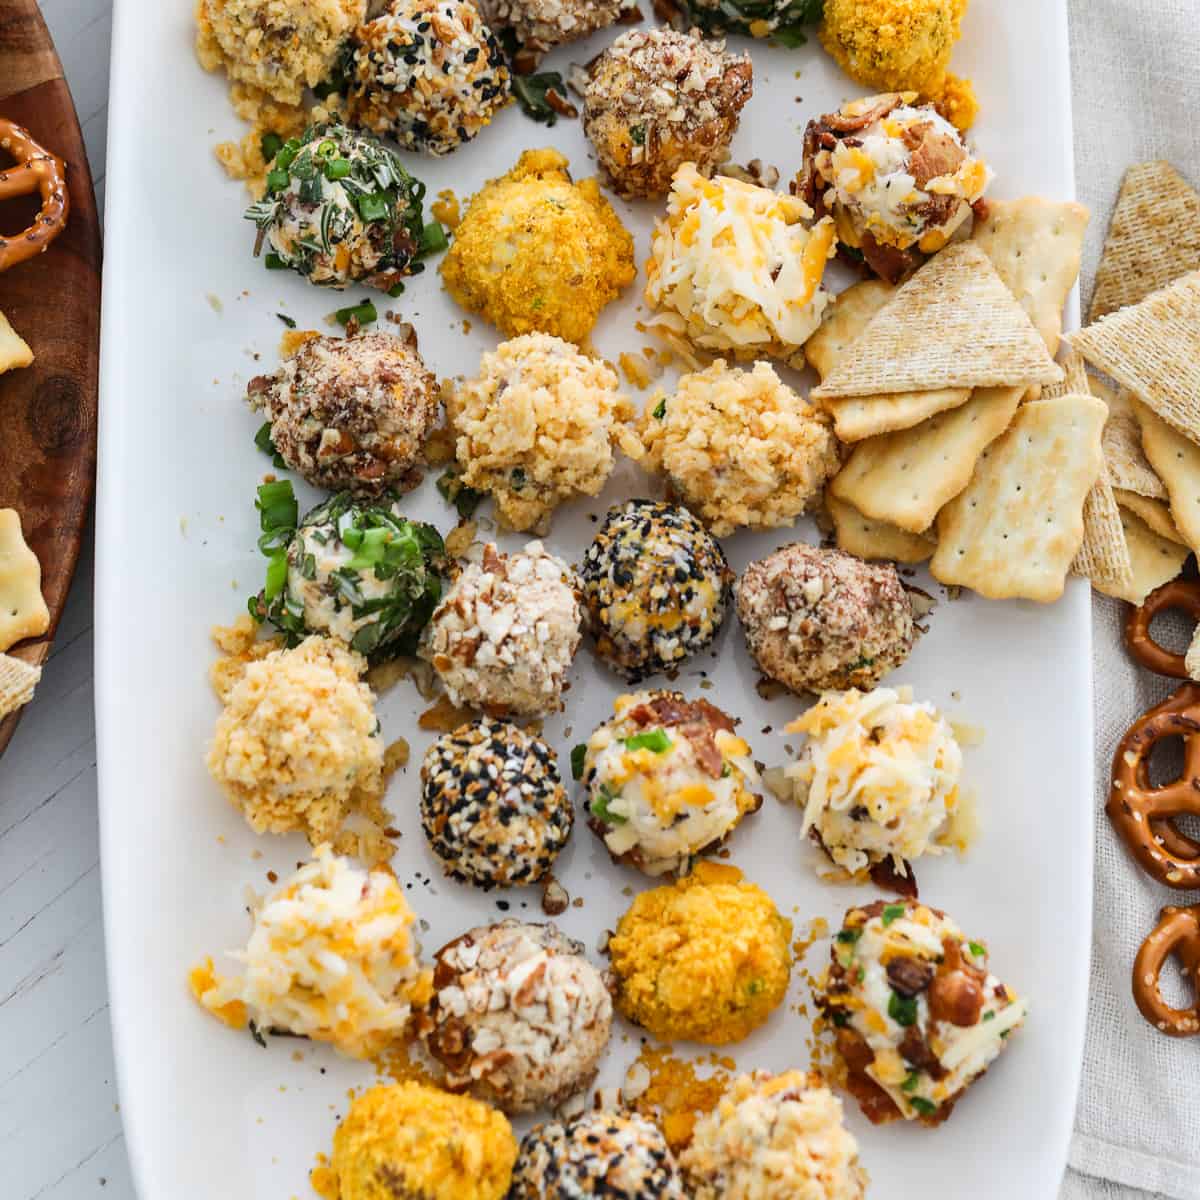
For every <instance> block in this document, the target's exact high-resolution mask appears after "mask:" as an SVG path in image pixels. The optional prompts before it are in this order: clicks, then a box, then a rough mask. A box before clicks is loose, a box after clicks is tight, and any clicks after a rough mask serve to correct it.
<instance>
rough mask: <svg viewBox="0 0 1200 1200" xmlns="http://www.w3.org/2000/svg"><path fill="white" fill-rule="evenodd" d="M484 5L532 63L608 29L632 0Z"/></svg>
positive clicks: (486, 0) (494, 1)
mask: <svg viewBox="0 0 1200 1200" xmlns="http://www.w3.org/2000/svg"><path fill="white" fill-rule="evenodd" d="M481 4H482V7H483V11H484V13H485V14H486V16H487V18H488V22H489V23H490V24H491V26H492V28H493V29H508V30H511V31H512V34H513V37H514V38H515V39H516V42H517V45H518V46H520V47H521V50H523V51H524V52H525V53H524V55H523V56H522V55H518V57H519V58H524V59H526V60H528V63H529V65H531V66H532V65H533V64H534V63H536V61H537V59H538V57H540V56H541V55H542V54H544V53H545V52H546V51H547V50H552V49H553V48H554V47H555V46H561V45H562V44H563V43H565V42H574V41H577V40H578V39H579V38H584V37H587V36H588V35H589V34H592V33H595V32H596V30H597V29H605V28H607V27H608V26H609V25H612V24H613V23H614V22H616V21H617V20H619V19H620V17H621V14H622V13H623V12H626V11H628V10H630V9H632V8H633V3H632V0H481ZM522 69H524V67H523V68H522Z"/></svg>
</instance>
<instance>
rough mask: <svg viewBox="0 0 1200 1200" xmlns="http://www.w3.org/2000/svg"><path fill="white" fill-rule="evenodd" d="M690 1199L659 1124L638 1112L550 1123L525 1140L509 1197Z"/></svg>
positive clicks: (529, 1199)
mask: <svg viewBox="0 0 1200 1200" xmlns="http://www.w3.org/2000/svg"><path fill="white" fill-rule="evenodd" d="M588 1196H596V1197H607V1198H608V1200H687V1193H686V1192H685V1191H684V1188H683V1180H682V1178H681V1177H680V1174H679V1168H678V1167H677V1166H676V1165H675V1158H674V1156H673V1155H672V1154H671V1150H670V1147H669V1146H668V1145H667V1143H666V1139H665V1138H664V1137H663V1135H662V1133H661V1132H660V1131H659V1129H658V1127H657V1126H656V1125H654V1124H652V1123H651V1122H650V1121H648V1120H647V1119H646V1118H645V1117H642V1116H638V1115H637V1114H636V1113H615V1112H603V1111H597V1112H590V1113H587V1114H585V1115H584V1116H582V1117H579V1118H578V1119H577V1120H574V1121H570V1122H568V1123H566V1124H563V1123H562V1122H561V1121H550V1122H547V1123H546V1124H545V1125H537V1126H535V1127H534V1128H533V1129H531V1130H530V1131H529V1132H528V1133H527V1134H526V1135H525V1137H524V1138H523V1139H522V1141H521V1149H520V1153H519V1155H518V1156H517V1165H516V1168H515V1169H514V1170H513V1183H512V1191H511V1192H510V1193H509V1197H508V1200H586V1197H588Z"/></svg>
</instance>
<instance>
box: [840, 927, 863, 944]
mask: <svg viewBox="0 0 1200 1200" xmlns="http://www.w3.org/2000/svg"><path fill="white" fill-rule="evenodd" d="M860 937H862V930H861V929H841V930H839V931H838V934H837V941H839V942H841V943H842V945H843V946H853V945H854V943H855V942H857V941H858V939H859V938H860Z"/></svg>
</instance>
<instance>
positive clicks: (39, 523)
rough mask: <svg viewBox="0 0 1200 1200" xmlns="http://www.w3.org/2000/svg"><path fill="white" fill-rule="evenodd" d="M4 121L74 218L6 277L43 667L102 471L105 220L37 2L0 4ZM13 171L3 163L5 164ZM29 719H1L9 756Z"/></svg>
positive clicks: (15, 470) (24, 649)
mask: <svg viewBox="0 0 1200 1200" xmlns="http://www.w3.org/2000/svg"><path fill="white" fill-rule="evenodd" d="M0 116H3V117H7V118H8V119H9V120H11V121H15V122H17V123H18V124H19V125H23V126H25V128H26V129H28V130H29V131H30V133H31V134H32V135H33V137H34V139H35V140H36V141H38V142H40V143H41V144H42V145H43V146H45V147H46V148H47V149H48V150H51V151H53V152H54V153H55V154H57V155H58V156H59V157H60V158H62V159H63V160H64V161H65V162H66V163H67V185H68V188H69V190H70V196H71V212H70V217H69V219H68V222H67V227H66V229H65V230H64V232H63V233H62V234H61V235H60V236H59V237H58V238H57V240H56V241H54V242H53V244H52V245H51V246H50V248H49V249H48V250H47V251H46V252H45V253H44V254H41V255H39V256H38V257H37V258H35V259H32V260H31V261H29V262H25V263H21V264H19V265H18V266H16V267H13V268H12V269H11V270H9V271H6V272H4V273H2V274H0V310H2V311H3V312H4V313H5V314H6V315H7V316H8V318H9V320H10V321H11V322H12V325H13V327H14V328H15V329H16V330H17V332H18V333H20V334H21V336H22V337H23V338H24V339H25V340H26V341H27V342H28V343H29V346H30V348H31V349H32V350H33V353H34V363H33V365H32V366H31V367H27V368H25V369H24V370H18V371H10V372H8V373H7V374H4V375H0V508H15V509H16V510H17V512H18V513H20V515H21V527H22V529H23V530H24V533H25V539H26V541H27V542H28V543H29V545H30V547H31V548H32V549H33V551H34V553H35V554H36V555H37V557H38V561H39V562H40V563H41V566H42V593H43V595H44V596H45V598H46V605H47V607H48V608H49V609H50V628H49V630H47V632H46V634H45V635H44V636H43V637H41V638H37V639H31V640H29V641H25V642H22V643H20V644H19V645H18V646H16V647H14V648H13V650H12V651H11V653H13V654H14V655H16V656H17V657H19V658H23V659H24V660H25V661H26V662H29V663H33V664H36V665H40V664H41V663H43V662H44V661H45V659H46V657H47V655H48V654H49V652H50V644H51V642H52V640H53V638H54V633H55V630H56V628H57V626H58V620H59V617H60V616H61V614H62V610H63V605H64V604H65V602H66V598H67V589H68V587H69V586H70V583H71V577H72V575H73V574H74V572H75V563H76V561H77V559H78V557H79V547H80V543H81V541H82V538H83V531H84V525H85V522H86V520H87V512H88V506H89V505H90V503H91V499H92V490H93V486H94V482H95V470H96V401H97V375H98V370H99V357H100V223H99V219H98V217H97V213H96V199H95V195H94V194H93V190H92V177H91V172H90V171H89V169H88V162H87V155H86V154H85V152H84V146H83V137H82V134H81V133H80V129H79V121H78V118H77V117H76V114H75V105H74V104H73V103H72V100H71V93H70V91H69V90H68V88H67V84H66V82H65V80H64V79H63V78H62V67H61V65H60V63H59V61H58V56H57V55H56V54H55V52H54V46H53V43H52V42H51V40H50V35H49V33H48V32H47V30H46V26H45V23H44V22H43V20H42V17H41V13H40V12H39V11H38V6H37V4H36V3H35V0H0ZM6 165H8V164H7V163H6V162H5V163H0V166H6ZM35 209H36V202H33V201H30V202H28V203H26V202H22V201H18V202H11V201H10V202H6V203H4V204H3V205H0V232H4V233H14V232H17V231H18V230H20V229H21V228H23V227H25V226H27V225H28V224H29V220H30V217H31V216H32V213H33V212H34V211H35ZM20 715H21V714H20V712H17V713H14V714H13V715H12V716H10V717H9V718H8V719H7V720H4V721H0V753H3V751H4V748H5V747H6V746H7V745H8V743H9V741H10V739H11V738H12V735H13V733H14V731H15V729H16V725H17V721H18V720H19V718H20Z"/></svg>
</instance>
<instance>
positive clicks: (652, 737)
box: [625, 729, 674, 754]
mask: <svg viewBox="0 0 1200 1200" xmlns="http://www.w3.org/2000/svg"><path fill="white" fill-rule="evenodd" d="M673 745H674V743H673V742H672V741H671V739H670V738H669V737H668V736H667V734H666V733H665V732H664V731H663V730H661V729H650V730H647V732H645V733H635V734H634V735H633V737H627V738H626V739H625V749H626V750H653V751H654V753H655V754H665V753H666V752H667V751H668V750H670V748H671V747H672V746H673Z"/></svg>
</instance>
